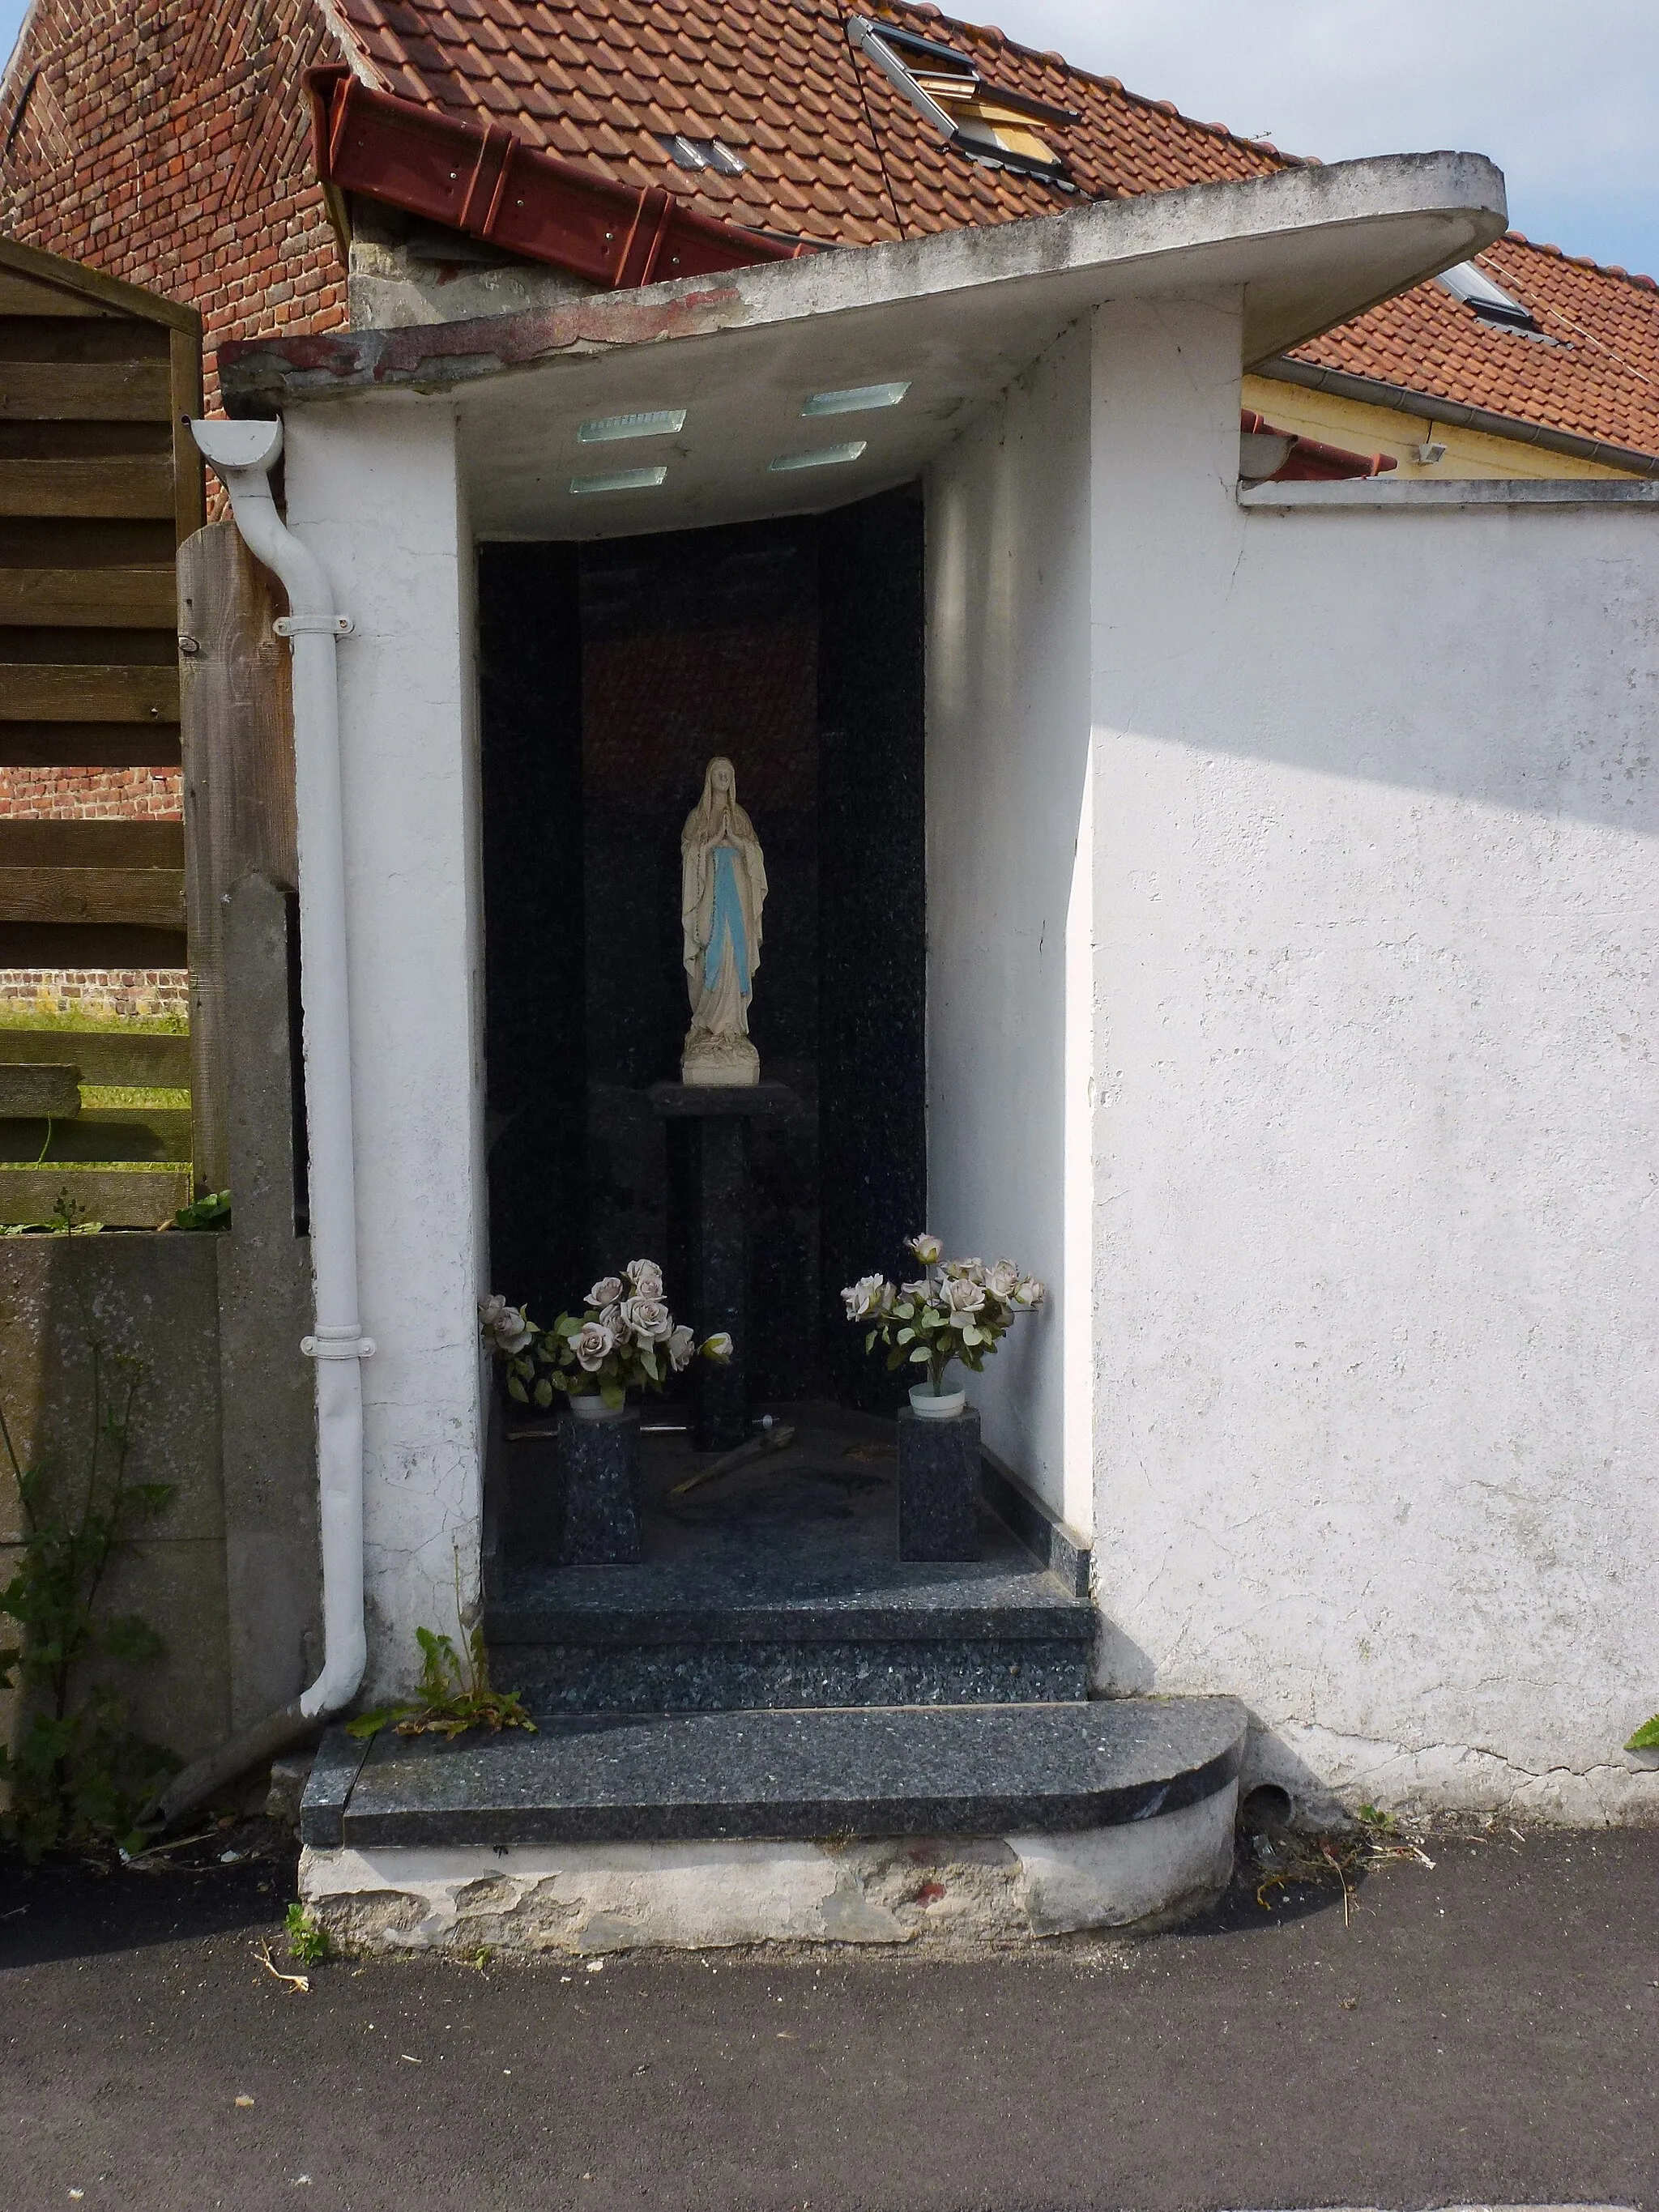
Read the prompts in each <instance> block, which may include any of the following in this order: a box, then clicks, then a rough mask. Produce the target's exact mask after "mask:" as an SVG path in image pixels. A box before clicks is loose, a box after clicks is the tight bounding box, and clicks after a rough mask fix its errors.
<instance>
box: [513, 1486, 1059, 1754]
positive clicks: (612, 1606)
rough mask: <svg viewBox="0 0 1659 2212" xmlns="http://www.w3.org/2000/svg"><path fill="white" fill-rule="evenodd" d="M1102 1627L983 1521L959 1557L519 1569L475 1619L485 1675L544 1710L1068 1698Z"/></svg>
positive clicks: (790, 1558) (853, 1555)
mask: <svg viewBox="0 0 1659 2212" xmlns="http://www.w3.org/2000/svg"><path fill="white" fill-rule="evenodd" d="M1094 1626H1095V1622H1094V1614H1093V1611H1092V1609H1091V1606H1090V1604H1089V1601H1088V1600H1087V1599H1086V1598H1079V1597H1076V1596H1073V1595H1071V1594H1070V1593H1069V1592H1067V1591H1066V1589H1064V1588H1063V1587H1062V1586H1061V1584H1060V1582H1059V1580H1058V1579H1057V1578H1056V1577H1054V1575H1052V1574H1050V1573H1048V1572H1047V1571H1044V1570H1043V1569H1042V1568H1040V1567H1039V1566H1038V1565H1036V1561H1035V1560H1034V1559H1032V1558H1031V1556H1030V1553H1027V1552H1026V1551H1024V1549H1023V1547H1021V1546H1019V1545H1018V1544H1017V1543H1016V1542H1015V1541H1014V1540H1013V1539H1012V1537H1011V1536H1010V1535H1009V1534H1007V1532H1006V1530H1004V1529H1002V1528H1000V1527H999V1526H998V1525H997V1524H996V1523H995V1522H991V1521H989V1520H988V1519H987V1523H986V1533H985V1545H984V1556H983V1557H981V1559H975V1560H971V1561H968V1562H965V1563H963V1564H960V1565H939V1566H928V1565H920V1564H917V1563H915V1562H912V1561H902V1560H898V1559H890V1558H889V1559H883V1558H880V1557H878V1556H874V1555H872V1554H871V1553H860V1552H858V1551H856V1550H850V1549H849V1550H848V1552H846V1553H842V1554H841V1555H838V1556H836V1557H834V1558H829V1557H827V1556H825V1555H823V1554H820V1555H818V1556H817V1557H815V1558H814V1559H811V1561H805V1562H804V1561H803V1560H802V1559H800V1558H799V1555H797V1554H793V1553H792V1554H785V1555H781V1556H777V1557H773V1558H768V1557H765V1556H757V1555H754V1554H748V1555H744V1556H741V1557H735V1558H734V1557H732V1556H730V1555H715V1556H712V1557H702V1558H690V1559H658V1560H652V1559H647V1560H646V1561H645V1562H644V1563H643V1564H641V1565H638V1566H632V1567H562V1568H541V1569H536V1568H529V1569H523V1570H520V1571H519V1572H518V1573H516V1574H514V1575H513V1576H512V1577H510V1578H509V1579H508V1581H507V1587H506V1589H504V1591H503V1592H502V1593H501V1595H500V1596H499V1597H498V1598H497V1599H496V1600H495V1601H494V1602H493V1603H491V1604H489V1606H488V1607H486V1610H485V1614H484V1633H485V1636H486V1638H487V1639H488V1642H489V1657H490V1667H491V1670H492V1673H493V1674H494V1677H495V1680H496V1681H497V1683H499V1684H500V1685H501V1686H502V1687H504V1688H508V1689H514V1690H517V1691H518V1692H519V1693H520V1696H521V1697H522V1698H523V1699H524V1700H525V1702H526V1705H528V1706H529V1707H530V1709H531V1711H532V1712H534V1713H537V1714H538V1715H547V1714H553V1713H558V1712H664V1711H682V1712H710V1711H726V1710H730V1709H732V1708H734V1707H753V1706H772V1707H786V1706H787V1707H799V1706H840V1705H977V1704H997V1705H1000V1704H1008V1703H1014V1704H1032V1703H1036V1702H1040V1701H1048V1700H1076V1699H1083V1698H1086V1697H1087V1695H1088V1691H1089V1657H1090V1651H1091V1645H1092V1641H1093V1636H1094Z"/></svg>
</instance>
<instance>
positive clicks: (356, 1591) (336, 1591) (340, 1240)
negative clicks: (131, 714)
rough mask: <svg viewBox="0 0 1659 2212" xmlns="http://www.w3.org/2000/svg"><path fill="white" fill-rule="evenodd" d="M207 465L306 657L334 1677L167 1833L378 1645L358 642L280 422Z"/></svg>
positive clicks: (306, 1009) (198, 1778)
mask: <svg viewBox="0 0 1659 2212" xmlns="http://www.w3.org/2000/svg"><path fill="white" fill-rule="evenodd" d="M190 428H191V435H192V436H193V437H194V439H195V441H196V443H197V447H198V448H199V449H200V451H201V453H202V455H203V458H204V459H205V460H206V461H207V462H208V463H209V464H210V466H211V467H212V469H213V471H214V472H215V474H216V476H217V477H219V479H220V481H221V482H222V483H223V485H224V487H225V489H226V490H227V491H228V493H229V495H230V506H231V513H233V514H234V517H235V520H236V527H237V529H238V530H239V531H240V533H241V536H242V538H243V541H244V543H245V544H246V546H247V548H248V550H249V551H250V552H251V553H252V554H253V556H254V557H255V558H256V559H257V560H259V561H262V562H264V565H265V567H266V568H269V569H270V570H271V571H272V573H273V574H275V575H276V577H277V579H278V580H280V582H281V583H282V585H283V588H284V589H285V590H286V592H287V593H288V604H289V611H288V613H287V614H286V615H284V616H283V617H282V618H281V619H280V620H279V621H278V622H277V623H276V632H277V635H279V636H281V637H286V638H287V639H288V640H289V644H290V647H291V649H292V652H293V655H294V757H295V802H296V806H295V811H296V814H297V817H298V827H299V849H300V921H301V927H300V997H301V1008H302V1011H303V1016H304V1049H305V1076H306V1079H305V1100H306V1127H307V1141H308V1146H309V1165H310V1188H311V1265H312V1284H313V1299H314V1310H315V1315H316V1327H315V1332H314V1334H312V1335H310V1336H307V1337H306V1338H304V1339H303V1340H302V1341H301V1346H300V1349H301V1351H302V1352H305V1353H306V1354H307V1357H308V1358H312V1359H313V1360H314V1361H315V1362H316V1369H317V1463H318V1481H319V1491H320V1519H321V1531H322V1554H323V1664H322V1670H321V1672H320V1673H319V1674H318V1676H317V1679H316V1680H315V1681H314V1682H313V1683H312V1684H311V1686H309V1688H307V1689H306V1690H304V1691H302V1692H301V1694H300V1696H299V1697H298V1698H297V1699H295V1700H294V1701H293V1702H292V1703H291V1704H289V1705H284V1706H283V1708H282V1709H281V1710H280V1711H277V1712H275V1713H272V1714H270V1716H269V1717H267V1718H266V1719H265V1720H264V1721H261V1722H259V1723H257V1724H256V1725H255V1726H254V1727H252V1729H246V1730H244V1731H242V1732H241V1733H240V1735H237V1736H236V1737H234V1739H233V1740H232V1741H231V1742H229V1743H228V1744H224V1745H222V1746H221V1747H220V1748H219V1749H218V1750H217V1751H216V1752H212V1753H209V1754H208V1756H207V1757H206V1758H205V1759H198V1760H197V1761H196V1762H195V1764H194V1765H191V1766H189V1767H187V1768H186V1769H185V1771H184V1772H183V1773H181V1774H179V1775H178V1776H176V1777H175V1778H174V1779H173V1782H172V1784H170V1785H169V1787H168V1788H167V1790H166V1791H165V1792H164V1793H163V1794H162V1795H161V1797H160V1798H159V1799H158V1800H157V1801H156V1805H155V1808H152V1809H153V1811H154V1813H155V1814H156V1815H157V1816H159V1818H160V1819H161V1821H162V1823H163V1824H164V1825H165V1824H166V1823H167V1822H168V1821H171V1820H178V1819H180V1818H182V1816H183V1815H184V1814H185V1813H186V1812H189V1811H191V1810H192V1809H193V1808H195V1807H196V1806H197V1805H199V1804H202V1803H204V1802H206V1800H207V1799H208V1798H209V1797H210V1796H211V1795H212V1794H213V1792H214V1791H215V1790H217V1789H218V1788H220V1787H221V1786H222V1784H224V1783H225V1782H228V1781H229V1780H230V1779H232V1778H234V1776H236V1775H238V1774H240V1773H241V1772H243V1771H245V1770H246V1769H247V1768H248V1767H251V1766H252V1765H255V1764H256V1763H257V1762H258V1761H260V1760H262V1759H268V1758H271V1757H274V1756H276V1753H277V1752H278V1751H280V1750H283V1749H285V1748H287V1747H288V1746H289V1745H290V1744H292V1743H294V1742H295V1741H299V1740H300V1739H301V1738H302V1737H303V1736H305V1735H307V1734H309V1733H314V1729H315V1723H317V1722H318V1721H319V1720H322V1719H325V1718H326V1717H328V1715H330V1714H331V1713H336V1712H338V1711H340V1710H341V1708H342V1707H343V1706H344V1705H348V1704H349V1702H350V1700H351V1699H352V1698H353V1697H355V1696H356V1692H357V1688H358V1686H359V1684H360V1683H361V1682H362V1679H363V1670H364V1668H365V1666H366V1665H367V1662H368V1647H367V1644H366V1640H365V1637H364V1630H363V1378H362V1361H363V1360H364V1359H366V1358H368V1357H369V1356H370V1354H371V1353H372V1352H374V1343H373V1341H372V1340H370V1339H369V1338H368V1337H365V1336H364V1334H363V1333H362V1322H361V1320H360V1319H359V1316H358V1310H357V1198H356V1170H355V1166H354V1160H353V1142H352V1140H353V1117H352V1105H351V1030H350V1000H349V987H348V982H347V976H346V903H345V840H344V831H343V820H342V807H341V798H340V708H339V692H338V686H337V671H336V669H335V647H336V645H337V641H338V640H339V639H340V638H342V637H348V636H349V635H350V634H351V621H350V618H349V616H345V615H341V614H337V613H336V611H335V607H334V592H333V587H332V586H331V584H330V582H329V580H328V577H327V574H325V570H324V568H323V566H322V563H321V562H319V560H318V558H317V556H316V555H315V554H314V553H313V552H312V551H311V550H310V549H309V548H308V547H307V546H305V545H303V544H301V541H300V540H299V539H298V538H296V537H295V535H294V533H293V532H291V531H290V530H289V527H288V526H287V524H286V523H285V522H284V521H283V519H282V517H281V516H280V515H279V514H278V513H277V512H276V501H274V500H273V499H272V497H271V494H270V470H271V469H272V468H273V467H274V466H275V465H276V461H277V459H279V457H280V456H281V453H282V450H283V426H282V424H281V423H280V422H191V426H190Z"/></svg>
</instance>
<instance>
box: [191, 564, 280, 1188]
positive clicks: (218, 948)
mask: <svg viewBox="0 0 1659 2212" xmlns="http://www.w3.org/2000/svg"><path fill="white" fill-rule="evenodd" d="M286 604H287V603H286V600H285V599H284V597H283V591H282V587H281V586H280V585H278V583H277V582H276V579H275V578H274V577H273V576H272V575H271V574H270V572H269V571H268V570H267V569H264V568H261V567H260V565H259V563H258V562H257V561H256V560H255V559H254V558H253V556H252V554H251V553H250V552H249V551H248V550H247V548H246V545H244V544H243V543H242V541H241V539H240V537H239V536H238V535H237V532H236V527H235V525H234V523H231V522H210V523H209V524H208V525H207V526H206V527H205V528H204V529H202V530H198V531H197V532H195V534H194V535H193V536H192V537H190V538H186V539H185V543H184V544H182V545H181V546H180V547H179V669H180V683H179V721H180V744H181V749H182V756H183V760H184V772H185V775H184V780H185V894H186V897H185V903H186V908H187V912H188V915H189V928H190V1042H191V1054H190V1061H191V1076H190V1082H191V1115H192V1117H193V1121H194V1160H195V1170H196V1188H197V1194H201V1193H203V1192H205V1191H212V1190H223V1189H225V1188H227V1186H228V1183H229V1181H230V1148H229V1139H228V1103H227V1102H228V1067H227V1064H226V1057H225V1012H224V992H225V970H224V911H223V903H222V902H223V897H224V894H225V893H226V892H227V891H228V890H229V889H230V888H231V886H232V884H236V883H239V882H240V880H241V879H242V878H243V877H244V876H247V875H251V874H258V875H263V876H268V877H269V878H270V879H271V881H272V882H273V883H275V884H278V885H280V886H282V887H283V888H284V889H287V890H293V889H294V888H295V886H296V884H297V883H298V881H299V864H298V860H297V857H296V852H295V812H294V721H293V707H292V700H291V696H290V690H289V665H288V664H289V653H288V647H286V646H285V645H284V644H283V641H281V639H280V638H278V637H276V635H274V633H273V631H272V629H271V623H273V622H274V621H275V619H276V617H277V616H278V615H279V614H281V613H283V611H284V610H285V607H286Z"/></svg>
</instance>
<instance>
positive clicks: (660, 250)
mask: <svg viewBox="0 0 1659 2212" xmlns="http://www.w3.org/2000/svg"><path fill="white" fill-rule="evenodd" d="M305 88H306V91H307V95H308V96H309V99H310V102H311V114H312V137H313V152H314V155H315V157H316V162H317V174H318V177H319V179H320V181H321V183H322V185H323V187H324V190H325V192H330V191H331V192H336V193H337V192H344V191H353V192H361V193H362V195H363V196H364V197H365V198H368V199H374V200H380V201H383V202H385V203H386V204H388V205H390V206H392V207H398V208H402V209H404V210H406V211H407V212H408V213H410V214H411V215H419V216H426V217H427V218H428V220H429V221H432V222H441V223H443V224H445V225H447V227H448V228H450V229H452V230H458V231H461V232H463V233H465V235H466V236H468V237H469V238H482V239H487V240H489V242H490V243H491V244H492V245H494V246H500V247H501V249H502V251H503V252H508V253H516V254H519V255H520V256H521V257H522V258H524V259H526V260H527V261H538V262H542V263H544V264H549V265H550V266H552V267H555V268H561V269H567V270H570V271H571V272H572V274H574V275H575V276H585V277H586V278H587V279H588V280H589V281H590V282H591V283H596V284H600V285H605V286H607V287H608V288H610V289H612V290H624V289H633V288H635V287H638V286H640V285H643V284H649V283H653V281H654V280H655V279H657V278H658V277H659V276H710V275H713V274H714V273H715V272H717V271H719V270H725V269H734V268H742V267H744V266H746V265H747V264H750V263H753V262H757V261H780V260H787V259H790V258H793V256H794V255H795V254H798V253H800V252H805V251H810V250H811V249H810V248H807V247H805V246H803V245H802V244H801V243H800V242H799V241H797V242H795V243H793V244H783V243H781V242H779V241H777V240H774V239H772V238H769V237H767V236H765V235H763V234H762V233H760V232H757V231H752V230H747V229H744V228H740V227H739V226H738V225H737V224H735V223H727V222H717V221H716V220H715V218H714V216H706V215H702V214H700V213H699V212H698V211H697V210H696V209H694V208H690V207H688V206H687V205H686V204H684V201H682V200H680V199H678V197H676V196H675V195H674V194H673V193H672V192H670V191H664V190H663V188H662V187H661V186H660V185H641V186H629V185H618V184H613V183H612V182H611V179H609V178H608V177H605V176H602V175H600V174H599V172H598V171H597V170H593V169H588V168H584V167H582V166H581V164H580V163H579V162H575V161H562V160H561V159H560V158H559V157H558V156H557V155H552V154H544V153H542V152H541V151H540V150H539V149H537V148H535V147H532V146H528V145H526V143H525V142H524V140H523V139H521V138H520V137H519V136H518V135H517V133H516V132H515V131H509V130H507V128H506V126H505V125H501V124H498V123H492V124H481V123H476V122H472V121H471V120H469V119H468V118H465V117H461V116H454V115H437V114H434V113H433V112H431V110H430V109H428V108H425V107H421V106H416V103H415V102H414V101H413V100H399V99H398V97H397V96H396V95H395V94H392V93H389V92H381V91H379V90H377V89H376V88H374V86H372V85H366V84H365V83H364V82H362V79H361V78H360V77H358V76H356V75H355V74H354V73H353V71H352V70H350V69H349V68H348V67H347V66H346V64H344V63H343V62H335V63H330V64H326V65H325V66H324V67H322V68H319V69H312V70H307V71H306V75H305Z"/></svg>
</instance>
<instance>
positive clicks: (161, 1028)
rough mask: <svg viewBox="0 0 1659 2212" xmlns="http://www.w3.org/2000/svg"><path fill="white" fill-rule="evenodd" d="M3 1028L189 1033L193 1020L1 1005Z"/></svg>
mask: <svg viewBox="0 0 1659 2212" xmlns="http://www.w3.org/2000/svg"><path fill="white" fill-rule="evenodd" d="M0 1030H66V1031H70V1032H79V1033H81V1034H84V1033H85V1032H87V1031H88V1030H91V1031H93V1032H94V1034H95V1035H97V1036H189V1035H190V1022H189V1018H188V1017H187V1016H185V1015H184V1014H84V1013H70V1014H57V1013H42V1012H39V1011H38V1010H31V1009H30V1008H28V1007H25V1006H12V1005H0Z"/></svg>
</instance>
